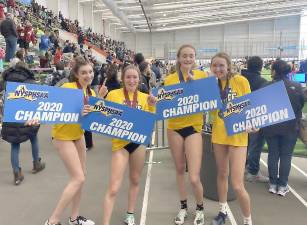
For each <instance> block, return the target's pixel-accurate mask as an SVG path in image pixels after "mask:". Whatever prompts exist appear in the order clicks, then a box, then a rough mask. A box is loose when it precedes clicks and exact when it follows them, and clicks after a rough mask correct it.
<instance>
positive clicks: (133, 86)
mask: <svg viewBox="0 0 307 225" xmlns="http://www.w3.org/2000/svg"><path fill="white" fill-rule="evenodd" d="M139 81H140V76H139V73H138V71H136V70H135V69H132V68H131V69H128V70H126V71H125V73H124V76H123V83H124V87H125V88H126V90H127V91H128V92H135V91H136V90H137V88H138V86H139Z"/></svg>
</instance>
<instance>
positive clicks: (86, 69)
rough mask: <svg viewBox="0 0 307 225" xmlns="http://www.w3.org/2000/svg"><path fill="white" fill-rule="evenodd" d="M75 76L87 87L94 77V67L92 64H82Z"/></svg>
mask: <svg viewBox="0 0 307 225" xmlns="http://www.w3.org/2000/svg"><path fill="white" fill-rule="evenodd" d="M75 76H76V78H77V79H78V81H79V83H80V85H81V86H82V87H87V86H88V85H90V84H91V83H92V81H93V78H94V72H93V67H92V66H91V65H90V64H86V65H83V66H80V68H79V69H78V71H77V73H76V75H75Z"/></svg>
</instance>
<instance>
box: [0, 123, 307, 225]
mask: <svg viewBox="0 0 307 225" xmlns="http://www.w3.org/2000/svg"><path fill="white" fill-rule="evenodd" d="M39 141H40V149H41V156H42V158H43V160H44V161H45V162H46V163H47V165H46V169H45V170H44V171H42V172H41V173H38V174H36V175H33V174H31V172H30V171H31V168H32V162H31V151H30V143H29V142H27V143H24V144H22V145H21V146H22V147H21V152H20V164H21V167H22V169H23V171H24V175H25V180H24V181H23V183H22V184H21V185H20V186H14V185H13V175H12V170H11V166H10V145H9V144H8V143H6V142H4V141H3V140H1V141H0V144H1V150H0V165H1V166H0V196H1V197H0V199H1V206H0V224H1V225H29V224H31V225H42V224H43V223H44V221H45V220H46V219H47V217H48V216H49V215H50V214H51V211H52V210H53V209H54V207H55V204H56V203H57V201H58V199H59V197H60V194H61V192H62V191H63V188H64V186H65V184H66V182H67V179H68V177H67V172H66V170H65V168H64V166H63V163H62V161H61V160H60V159H59V157H58V156H57V154H56V152H55V150H54V148H53V146H52V144H51V138H50V127H49V126H42V127H41V129H40V132H39ZM94 144H95V146H94V148H93V149H92V150H91V151H89V152H88V159H87V168H88V169H87V180H86V184H85V188H84V194H83V199H82V203H81V212H82V215H84V216H86V217H88V218H90V219H92V220H94V221H95V222H96V224H101V221H102V199H103V196H104V193H105V190H106V187H107V184H108V176H109V173H110V171H109V163H110V159H111V142H110V139H109V138H106V137H103V136H97V135H94ZM262 160H263V161H262V164H261V170H262V172H263V174H266V175H267V169H266V167H265V165H264V164H265V162H266V155H265V154H263V155H262ZM292 163H293V167H292V169H291V175H290V179H289V185H290V186H291V192H290V193H288V194H287V196H286V197H279V196H277V195H272V194H270V193H268V190H267V184H262V183H246V187H247V190H248V192H249V194H250V196H251V200H252V218H253V224H255V225H277V224H278V225H289V224H291V225H306V224H307V216H306V213H307V182H306V180H307V159H304V158H293V162H292ZM127 188H128V182H127V179H125V181H124V184H123V186H122V188H121V190H120V193H119V195H118V198H117V201H116V203H115V207H114V213H113V216H112V221H111V224H115V225H119V224H123V215H124V213H125V211H126V207H127ZM204 188H206V187H204ZM188 205H189V211H190V214H189V217H188V220H187V222H186V223H185V224H193V218H194V215H193V214H194V212H195V203H194V199H193V196H192V191H191V189H189V198H188ZM204 206H205V215H206V223H205V224H206V225H207V224H208V225H209V224H211V220H212V219H213V217H214V216H215V215H216V214H217V212H218V203H217V202H214V201H211V200H207V199H205V203H204ZM178 207H179V204H178V194H177V188H176V181H175V169H174V165H173V162H172V159H171V155H170V151H169V150H155V151H152V152H151V153H150V152H148V154H147V163H146V165H145V168H144V171H143V176H142V180H141V190H140V195H139V198H138V204H137V211H136V215H137V217H136V219H137V221H136V222H137V223H136V224H140V225H145V224H146V225H157V224H159V225H168V224H174V223H173V218H174V217H175V215H176V212H177V210H178ZM229 207H230V211H231V213H232V215H233V216H232V217H230V218H231V219H228V220H227V222H226V224H227V225H237V224H238V225H239V224H242V217H241V214H240V210H239V207H238V202H237V201H232V202H229ZM68 216H69V211H68V210H67V211H66V212H65V214H64V215H63V217H62V224H66V223H67V218H68Z"/></svg>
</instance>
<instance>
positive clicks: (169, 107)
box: [152, 77, 222, 120]
mask: <svg viewBox="0 0 307 225" xmlns="http://www.w3.org/2000/svg"><path fill="white" fill-rule="evenodd" d="M152 93H153V95H154V96H156V97H157V100H158V102H157V120H164V119H169V118H173V117H179V116H184V115H187V114H194V113H199V112H205V111H210V110H215V109H219V108H222V103H221V97H220V92H219V88H218V85H217V80H216V78H215V77H209V78H205V79H199V80H191V81H189V82H184V83H180V84H176V85H171V86H164V87H160V88H156V89H153V91H152Z"/></svg>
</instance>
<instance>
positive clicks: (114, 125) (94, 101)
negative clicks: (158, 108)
mask: <svg viewBox="0 0 307 225" xmlns="http://www.w3.org/2000/svg"><path fill="white" fill-rule="evenodd" d="M89 104H90V105H91V112H90V113H89V114H88V115H86V116H84V117H83V118H82V120H81V124H82V128H83V129H84V130H88V131H91V132H94V133H98V134H102V135H107V136H111V137H114V138H119V139H123V140H126V141H130V142H134V143H138V144H142V145H147V144H149V143H150V141H151V134H152V131H153V127H154V123H155V115H154V114H152V113H149V112H145V111H142V110H139V109H133V108H130V107H128V106H126V105H121V104H117V103H114V102H110V101H106V100H103V99H100V98H95V97H90V99H89Z"/></svg>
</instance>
